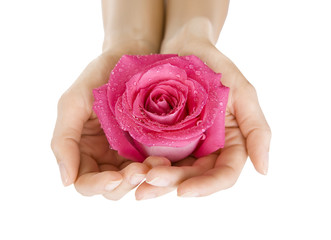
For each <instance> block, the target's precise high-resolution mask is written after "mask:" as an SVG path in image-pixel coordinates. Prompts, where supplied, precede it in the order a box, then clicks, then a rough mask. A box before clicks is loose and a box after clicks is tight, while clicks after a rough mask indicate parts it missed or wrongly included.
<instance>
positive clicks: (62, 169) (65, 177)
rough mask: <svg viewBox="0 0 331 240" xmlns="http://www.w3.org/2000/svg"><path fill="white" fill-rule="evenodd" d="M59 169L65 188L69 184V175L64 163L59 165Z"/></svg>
mask: <svg viewBox="0 0 331 240" xmlns="http://www.w3.org/2000/svg"><path fill="white" fill-rule="evenodd" d="M59 169H60V174H61V179H62V184H63V185H64V186H67V185H68V182H69V175H68V172H67V169H66V167H65V166H64V163H59Z"/></svg>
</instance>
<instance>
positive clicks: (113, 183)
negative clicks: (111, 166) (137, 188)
mask: <svg viewBox="0 0 331 240" xmlns="http://www.w3.org/2000/svg"><path fill="white" fill-rule="evenodd" d="M121 182H122V181H111V182H109V183H108V184H107V185H106V186H105V190H106V191H109V192H110V191H112V190H114V189H115V188H116V187H117V186H118V185H119V184H120V183H121Z"/></svg>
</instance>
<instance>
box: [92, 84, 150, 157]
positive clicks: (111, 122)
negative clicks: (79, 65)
mask: <svg viewBox="0 0 331 240" xmlns="http://www.w3.org/2000/svg"><path fill="white" fill-rule="evenodd" d="M93 95H94V99H95V101H94V105H93V110H94V112H95V113H96V115H97V116H98V118H99V121H100V124H101V127H102V129H103V131H104V133H105V134H106V137H107V140H108V142H109V144H110V145H111V147H112V148H113V149H115V150H118V153H119V154H120V155H121V156H123V157H125V158H128V159H131V160H135V161H138V162H142V161H144V159H145V157H144V156H143V155H142V154H141V153H140V152H139V151H138V150H137V148H136V147H135V146H134V143H133V140H132V139H131V138H130V136H129V135H128V134H127V133H126V132H124V131H123V130H122V129H121V128H120V126H119V124H118V123H117V120H116V119H115V116H114V114H113V113H112V111H111V110H110V108H109V106H108V99H107V84H106V85H103V86H101V87H100V88H97V89H94V90H93Z"/></svg>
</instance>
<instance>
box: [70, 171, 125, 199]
mask: <svg viewBox="0 0 331 240" xmlns="http://www.w3.org/2000/svg"><path fill="white" fill-rule="evenodd" d="M122 180H123V179H122V175H121V174H120V173H119V172H116V171H105V172H91V173H85V174H83V175H81V176H80V177H78V179H77V181H76V182H75V188H76V190H77V192H79V193H80V194H82V195H84V196H93V195H97V194H106V193H108V192H111V191H113V190H114V189H115V188H116V187H117V186H118V185H120V184H121V182H122Z"/></svg>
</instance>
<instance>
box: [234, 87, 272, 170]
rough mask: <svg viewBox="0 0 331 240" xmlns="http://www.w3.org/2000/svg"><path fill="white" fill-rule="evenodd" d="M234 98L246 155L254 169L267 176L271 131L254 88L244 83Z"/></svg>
mask: <svg viewBox="0 0 331 240" xmlns="http://www.w3.org/2000/svg"><path fill="white" fill-rule="evenodd" d="M236 95H237V96H234V99H235V101H234V108H235V113H236V114H235V115H236V119H237V122H238V124H239V127H240V130H241V132H242V134H243V135H244V137H245V139H246V147H247V152H248V155H249V157H250V159H251V161H252V163H253V164H254V167H255V169H256V170H257V171H258V172H260V173H262V174H267V172H268V163H269V147H270V140H271V130H270V127H269V125H268V123H267V121H266V119H265V117H264V114H263V112H262V109H261V107H260V105H259V102H258V98H257V93H256V91H255V88H254V87H253V86H252V85H251V84H250V83H248V82H247V81H246V84H245V87H242V88H240V90H239V91H238V92H237V93H236Z"/></svg>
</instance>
